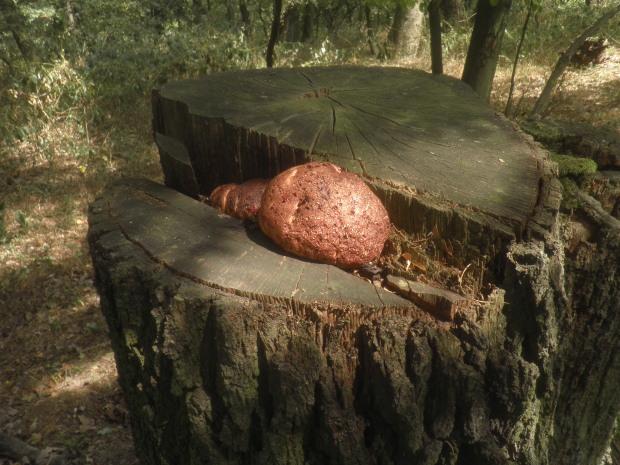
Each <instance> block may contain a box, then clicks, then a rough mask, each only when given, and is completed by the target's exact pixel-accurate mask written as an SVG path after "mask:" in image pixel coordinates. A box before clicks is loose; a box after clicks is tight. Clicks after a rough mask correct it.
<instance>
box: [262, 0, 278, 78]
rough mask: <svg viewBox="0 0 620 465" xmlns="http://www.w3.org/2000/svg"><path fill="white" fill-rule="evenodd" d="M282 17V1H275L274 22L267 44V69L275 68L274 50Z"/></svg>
mask: <svg viewBox="0 0 620 465" xmlns="http://www.w3.org/2000/svg"><path fill="white" fill-rule="evenodd" d="M281 17H282V0H273V22H272V23H271V35H270V36H269V43H268V44H267V56H266V62H267V68H273V59H274V49H275V47H276V42H277V41H278V36H279V35H280V18H281Z"/></svg>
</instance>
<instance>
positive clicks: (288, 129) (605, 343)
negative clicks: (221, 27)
mask: <svg viewBox="0 0 620 465" xmlns="http://www.w3.org/2000/svg"><path fill="white" fill-rule="evenodd" d="M409 92H413V93H415V95H416V97H415V98H410V97H407V95H409V94H408V93H409ZM295 96H298V98H297V97H295ZM257 102H258V103H257ZM260 102H263V103H262V104H260ZM289 107H291V108H289ZM244 108H245V110H244ZM285 110H286V111H285ZM154 111H155V112H154V115H155V124H154V127H155V131H156V140H157V141H158V145H159V149H160V154H161V157H162V166H163V167H164V171H165V176H166V184H167V186H168V187H164V186H160V185H158V184H155V183H152V182H149V181H145V180H122V181H119V182H117V183H115V184H112V185H110V186H109V187H108V188H107V189H106V191H105V192H104V193H103V194H102V195H101V197H100V198H98V199H97V200H96V201H95V202H94V203H93V204H92V205H91V209H90V216H89V221H90V228H89V243H90V248H91V255H92V257H93V263H94V268H95V273H96V283H97V287H98V289H99V293H100V296H101V304H102V309H103V312H104V314H105V316H106V319H107V322H108V326H109V329H110V337H111V339H112V344H113V348H114V352H115V355H116V360H117V366H118V370H119V380H120V383H121V386H122V388H123V392H124V394H125V397H126V400H127V404H128V409H129V411H130V419H131V423H132V431H133V434H134V441H135V444H136V450H137V452H138V455H139V456H140V459H141V462H142V463H143V464H153V465H155V464H156V465H161V464H180V463H183V464H202V463H217V464H247V463H253V464H410V463H416V464H418V463H419V464H429V465H430V464H470V463H477V464H478V463H479V464H508V463H519V464H586V465H588V464H595V463H598V461H599V460H600V458H601V457H602V456H603V454H605V453H606V451H607V449H608V446H609V442H610V439H611V435H612V431H613V426H614V422H615V419H616V417H617V415H618V412H619V410H620V399H619V398H618V396H617V395H616V393H617V389H618V385H619V384H620V357H619V356H618V353H619V352H618V348H619V347H618V346H619V345H620V338H618V334H619V331H620V307H619V305H620V290H619V287H618V285H617V280H618V276H619V275H620V270H619V262H620V241H619V236H620V227H618V224H620V223H618V222H617V220H615V219H614V218H613V217H611V216H610V215H607V214H605V212H604V211H603V210H602V209H601V208H599V207H600V205H598V206H597V204H596V201H594V200H593V199H586V200H585V201H584V202H583V206H582V207H581V210H580V214H579V215H578V216H576V217H575V219H574V221H579V222H580V224H581V226H582V229H583V228H587V230H588V232H589V234H588V235H584V236H580V238H578V240H572V241H570V243H571V246H570V249H569V248H567V247H565V246H564V243H563V240H562V237H563V235H565V234H566V228H564V225H563V223H562V222H561V221H560V219H559V217H558V208H559V202H560V198H561V193H560V187H559V182H558V181H557V177H556V176H555V174H554V167H553V165H551V164H550V163H548V162H546V161H545V159H544V154H542V153H541V152H540V151H539V150H538V149H537V148H536V147H535V146H534V145H532V144H531V143H530V142H528V141H527V140H526V139H524V138H522V136H521V135H520V133H518V132H516V131H515V130H514V129H513V128H512V126H510V125H509V124H508V123H506V122H505V121H504V120H503V119H501V118H499V117H496V116H495V115H493V114H492V113H491V112H489V111H488V110H486V109H485V108H484V107H483V106H482V105H481V103H480V102H479V101H478V100H477V99H476V98H475V97H474V95H473V92H471V91H469V90H467V89H466V88H465V87H463V86H462V85H461V84H460V83H458V82H457V81H455V80H452V79H449V78H446V77H439V78H437V77H431V76H428V75H426V74H424V73H419V72H415V71H409V70H400V69H366V68H345V67H337V68H324V69H323V68H318V69H302V70H260V71H250V72H233V73H223V74H220V75H214V76H211V77H208V78H205V79H204V80H197V81H183V82H180V83H174V84H170V85H167V86H165V87H164V88H163V89H162V90H161V91H159V92H157V93H156V94H155V96H154ZM451 111H454V115H457V116H455V119H452V118H451V116H450V115H451V114H452V113H451ZM476 141H478V142H476ZM494 144H496V145H494ZM461 145H462V147H461ZM476 148H478V149H477V150H476ZM309 160H329V161H332V162H334V163H336V164H339V165H341V166H344V167H346V168H348V169H350V170H352V171H356V172H357V173H358V174H360V176H362V178H363V179H364V180H365V181H366V182H367V183H368V184H369V185H370V186H371V187H372V188H373V189H374V190H375V192H376V193H377V195H379V197H380V198H381V199H382V200H383V201H384V202H385V204H386V206H387V208H388V212H389V213H390V215H391V218H392V220H393V221H394V222H395V223H396V224H397V225H399V226H400V227H401V228H402V229H403V230H405V231H406V232H407V233H408V234H411V235H416V234H425V233H429V234H430V235H433V236H435V239H436V240H438V239H440V240H444V243H445V241H446V240H451V243H452V244H454V246H452V250H453V251H454V253H455V254H458V256H459V259H460V260H462V266H463V267H464V268H463V273H465V271H466V269H467V268H466V266H467V265H466V263H467V262H466V260H468V259H470V258H472V257H473V258H475V259H478V260H479V259H480V258H481V257H483V256H486V258H485V259H484V260H485V263H487V264H488V266H489V268H490V270H489V276H492V281H493V282H492V283H488V284H489V286H490V287H492V291H491V292H490V295H488V296H487V298H486V299H485V300H484V301H472V302H470V304H469V305H462V303H461V301H460V300H459V298H458V296H456V295H453V294H450V293H447V292H446V293H443V294H441V293H438V294H437V295H436V296H435V295H431V298H430V299H426V300H424V296H427V289H426V288H422V289H421V288H420V287H419V286H417V285H415V284H414V283H409V281H402V280H398V279H396V280H395V281H394V282H395V283H396V284H397V285H398V286H405V287H407V288H408V289H409V291H410V292H411V293H415V294H416V295H417V296H418V298H419V299H421V300H420V302H424V303H428V302H431V303H432V301H433V300H434V299H441V300H442V302H444V304H445V305H447V306H448V307H447V308H448V310H446V312H445V313H446V314H447V315H449V319H448V320H447V321H446V320H442V319H436V318H434V317H433V316H432V315H431V314H429V313H427V312H426V311H424V310H425V309H423V308H421V307H420V306H418V305H417V304H416V303H414V301H412V300H407V299H404V298H402V297H399V296H397V295H395V294H392V293H390V292H388V291H386V290H384V289H381V288H378V287H375V286H373V285H372V284H371V283H368V282H364V281H362V280H360V279H358V278H357V277H355V276H353V275H351V274H349V273H346V272H344V271H342V270H339V269H338V268H335V267H333V266H329V265H324V264H320V263H314V262H310V261H306V260H302V259H299V258H296V257H293V256H290V255H288V254H286V253H284V252H283V251H282V250H281V249H279V248H278V247H276V246H275V245H273V244H272V243H271V242H270V241H269V240H268V239H266V238H265V237H264V236H263V235H262V233H261V232H260V231H259V230H258V229H257V228H256V227H255V226H253V225H252V224H249V223H241V222H239V221H237V220H235V219H232V218H229V217H227V216H226V215H223V214H221V213H220V212H217V211H215V210H213V209H212V208H210V207H208V206H206V205H204V204H203V203H200V202H199V201H197V200H194V199H192V198H191V197H190V196H188V195H185V194H190V195H192V196H200V195H208V193H209V192H210V190H211V189H212V188H213V187H214V186H216V185H218V184H220V183H226V182H241V181H245V180H247V179H249V178H252V177H269V176H271V175H274V174H276V173H277V172H278V171H280V170H283V169H285V168H287V167H289V166H291V165H294V164H298V163H302V162H305V161H309ZM478 160H480V162H479V161H478ZM490 173H494V174H493V175H491V174H490ZM171 187H172V188H171ZM470 188H471V189H470ZM178 191H180V192H178ZM617 223H618V224H617ZM403 283H405V284H403ZM407 283H409V284H407ZM427 297H428V296H427ZM420 305H421V304H420ZM422 307H423V305H422Z"/></svg>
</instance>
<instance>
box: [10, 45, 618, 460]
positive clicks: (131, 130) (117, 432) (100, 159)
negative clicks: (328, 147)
mask: <svg viewBox="0 0 620 465" xmlns="http://www.w3.org/2000/svg"><path fill="white" fill-rule="evenodd" d="M320 47H321V48H320V49H317V50H315V51H314V52H313V51H312V50H305V51H304V53H307V55H308V58H307V60H305V62H321V61H323V62H324V61H325V60H326V59H329V60H333V61H338V62H339V61H343V60H345V61H353V62H356V63H359V62H364V60H366V58H365V57H364V56H362V55H360V54H359V53H349V54H347V53H344V52H338V49H337V48H334V47H333V45H332V44H329V43H323V44H321V46H320ZM455 48H458V47H456V46H455ZM325 54H327V55H329V56H327V57H325V56H323V55H325ZM282 56H283V57H285V58H286V57H288V58H287V59H288V60H290V62H291V63H292V62H293V61H294V56H295V55H294V53H293V52H292V51H291V50H283V51H282ZM244 59H245V60H246V61H247V63H246V64H247V65H248V66H251V65H256V61H252V60H250V59H247V57H246V58H244ZM392 64H398V65H405V66H420V67H422V68H423V69H428V68H429V63H428V58H427V57H426V56H425V55H423V56H422V57H421V58H419V59H416V60H415V61H400V62H398V63H392ZM461 66H462V59H460V58H459V57H455V58H454V59H451V60H448V61H447V62H446V66H445V69H446V72H447V74H451V75H453V76H456V77H458V76H460V72H461ZM77 68H78V67H77V66H76V65H74V64H71V63H70V62H69V61H67V60H59V61H57V62H56V63H52V64H50V65H49V66H47V67H44V68H43V70H42V72H41V74H40V75H39V76H37V77H36V78H34V79H33V80H32V82H31V83H30V85H29V86H17V87H14V88H9V89H8V90H7V89H5V92H4V96H3V98H4V99H5V103H6V102H7V101H8V102H10V103H12V106H10V108H9V106H5V107H4V110H0V111H8V110H7V109H10V110H11V111H13V112H15V114H12V115H6V114H5V115H4V121H6V122H8V123H7V124H6V125H5V126H4V130H5V133H6V134H8V133H10V134H11V135H12V137H11V138H7V137H5V138H4V141H3V142H0V264H1V265H0V317H1V322H0V380H2V384H1V385H0V403H1V404H2V405H3V406H6V408H5V409H3V410H2V411H0V425H2V426H3V431H4V432H5V433H7V434H13V435H16V436H19V437H21V438H23V439H31V441H32V442H36V443H37V444H40V445H41V446H44V445H55V446H60V447H65V448H66V449H68V450H69V451H70V455H71V458H72V460H73V463H96V464H98V465H106V464H116V463H122V464H131V463H133V462H134V461H135V458H133V457H132V451H131V450H132V449H131V442H130V433H129V429H128V422H127V418H126V412H125V410H124V407H123V405H122V400H121V396H120V392H119V391H118V387H117V384H116V378H115V377H116V372H115V367H114V360H113V356H112V354H111V349H110V346H109V342H108V338H107V332H106V329H105V322H104V321H103V317H102V315H101V313H100V311H99V300H98V296H97V293H96V291H95V289H94V286H93V280H94V278H93V270H92V266H91V262H90V257H89V253H88V246H87V243H86V233H87V229H88V224H87V212H88V205H89V203H91V202H92V201H93V200H94V199H95V198H96V196H97V195H98V193H99V192H101V190H102V189H103V188H104V186H105V185H106V183H108V182H109V181H111V180H113V179H115V178H118V177H122V176H145V177H147V178H150V179H153V180H156V181H160V182H161V180H162V173H161V170H160V167H159V164H158V155H157V153H156V149H155V146H154V144H153V142H152V140H151V132H150V118H151V114H150V106H149V93H148V89H147V90H142V91H137V93H136V94H135V95H133V96H132V100H131V101H130V102H124V103H123V102H122V99H120V100H119V99H112V100H110V101H101V100H98V98H97V97H96V93H93V85H94V84H93V83H92V82H89V81H88V80H84V79H83V78H82V77H81V76H80V74H79V73H78V69H77ZM549 71H550V70H549V68H548V67H547V66H543V65H539V64H537V63H535V62H532V61H529V62H528V61H527V60H525V61H524V63H523V66H522V67H521V68H520V69H519V74H518V85H517V88H516V93H515V98H516V102H517V104H516V115H517V116H521V115H525V114H527V112H528V110H529V109H531V107H532V105H533V102H534V99H535V97H536V96H537V95H538V93H539V92H540V90H541V89H542V86H543V85H544V82H545V79H546V76H547V75H548V73H549ZM190 74H191V73H190ZM619 76H620V58H619V54H618V50H617V49H615V50H614V51H613V53H612V58H611V59H610V60H608V61H607V62H605V63H604V64H603V65H600V66H597V67H596V68H587V69H584V70H571V71H570V72H569V73H568V74H567V76H566V77H565V79H564V81H563V85H562V87H561V89H560V91H559V92H558V94H557V95H556V98H555V100H554V105H553V107H552V109H551V112H550V115H549V116H550V117H557V118H560V119H572V120H577V121H584V122H588V123H593V124H596V125H601V126H610V125H611V124H617V121H618V120H620V114H619V111H620V110H619V108H620V89H619V88H618V86H617V79H618V77H619ZM509 77H510V69H509V62H508V61H507V60H505V59H504V60H503V61H502V62H500V68H499V70H498V73H497V79H496V85H495V89H494V92H493V95H492V105H493V107H495V108H496V109H498V110H502V109H503V106H504V104H505V98H506V94H507V90H508V85H509Z"/></svg>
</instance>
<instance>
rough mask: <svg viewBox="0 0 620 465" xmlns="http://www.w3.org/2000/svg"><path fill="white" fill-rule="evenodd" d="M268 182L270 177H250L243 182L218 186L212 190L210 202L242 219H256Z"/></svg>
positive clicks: (214, 206) (213, 205) (215, 206)
mask: <svg viewBox="0 0 620 465" xmlns="http://www.w3.org/2000/svg"><path fill="white" fill-rule="evenodd" d="M268 183H269V180H268V179H250V180H249V181H246V182H244V183H243V184H224V185H222V186H218V187H216V188H215V189H214V190H213V192H211V195H210V196H209V204H210V205H211V206H212V207H213V208H216V209H218V210H220V211H223V212H224V213H226V214H228V215H230V216H233V217H235V218H238V219H240V220H244V219H255V218H256V214H257V212H258V210H259V209H260V205H261V198H262V196H263V192H265V188H266V187H267V184H268Z"/></svg>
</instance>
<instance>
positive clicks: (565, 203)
mask: <svg viewBox="0 0 620 465" xmlns="http://www.w3.org/2000/svg"><path fill="white" fill-rule="evenodd" d="M551 160H552V161H554V162H556V163H557V164H558V172H559V175H560V182H561V183H562V210H564V211H572V210H574V209H575V208H577V207H578V206H579V202H580V200H579V198H578V197H577V196H576V195H575V194H576V192H577V190H579V189H583V188H585V187H587V184H588V183H589V182H590V181H591V180H592V177H593V176H594V174H595V173H596V170H597V165H596V163H595V162H594V161H592V160H590V159H589V158H579V157H573V156H570V155H561V154H557V153H554V152H551Z"/></svg>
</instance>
